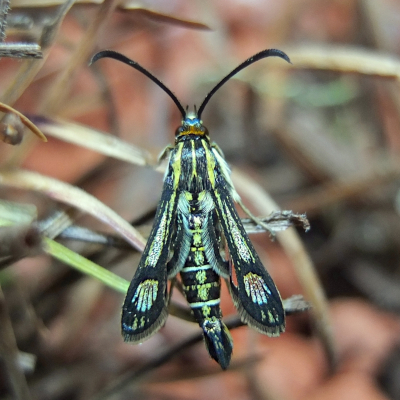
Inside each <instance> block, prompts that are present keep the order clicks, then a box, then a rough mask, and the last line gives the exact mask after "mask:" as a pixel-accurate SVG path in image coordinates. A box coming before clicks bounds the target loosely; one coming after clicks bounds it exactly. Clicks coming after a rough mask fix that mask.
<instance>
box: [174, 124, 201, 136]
mask: <svg viewBox="0 0 400 400" xmlns="http://www.w3.org/2000/svg"><path fill="white" fill-rule="evenodd" d="M188 128H189V129H186V131H183V132H179V137H180V136H187V135H197V136H205V135H206V131H205V130H200V129H198V128H196V127H195V126H189V127H188Z"/></svg>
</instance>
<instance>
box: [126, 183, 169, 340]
mask: <svg viewBox="0 0 400 400" xmlns="http://www.w3.org/2000/svg"><path fill="white" fill-rule="evenodd" d="M176 208H177V198H176V190H175V189H174V187H173V185H172V184H171V179H169V178H168V177H166V179H165V180H164V188H163V193H162V196H161V201H160V203H159V205H158V208H157V213H156V217H155V222H154V225H153V228H152V230H151V232H150V236H149V239H148V241H147V244H146V247H145V249H144V252H143V254H142V257H141V259H140V262H139V266H138V269H137V271H136V273H135V276H134V277H133V279H132V281H131V283H130V285H129V289H128V292H127V295H126V298H125V301H124V305H123V307H122V318H121V328H122V335H123V337H124V340H125V341H127V342H133V343H139V342H142V341H143V340H145V339H147V338H148V337H150V336H152V335H154V334H155V333H156V332H157V331H158V330H159V329H160V328H161V327H162V326H163V324H164V323H165V320H166V318H167V316H168V312H167V268H166V264H167V261H168V257H169V249H170V246H171V238H172V235H173V232H174V226H175V224H176Z"/></svg>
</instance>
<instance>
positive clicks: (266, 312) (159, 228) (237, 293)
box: [91, 49, 290, 369]
mask: <svg viewBox="0 0 400 400" xmlns="http://www.w3.org/2000/svg"><path fill="white" fill-rule="evenodd" d="M269 56H277V57H280V58H282V59H284V60H286V61H288V62H290V60H289V58H288V56H287V55H286V54H285V53H283V52H282V51H280V50H275V49H270V50H264V51H262V52H260V53H258V54H256V55H254V56H253V57H251V58H249V59H248V60H246V61H244V62H243V63H242V64H240V65H239V66H238V67H237V68H235V69H234V70H233V71H231V72H230V73H229V74H228V75H227V76H226V77H225V78H223V79H222V80H221V81H220V82H219V83H218V84H217V85H216V86H215V87H214V88H213V89H212V90H211V91H210V92H209V94H208V95H207V96H206V98H205V99H204V101H203V102H202V104H201V105H200V107H199V109H198V111H197V112H196V111H195V112H194V113H188V112H187V111H185V109H184V108H183V106H182V105H181V103H180V102H179V100H178V99H177V98H176V96H175V95H174V94H173V93H172V92H171V91H170V90H169V89H168V88H167V87H166V86H165V85H164V84H163V83H162V82H160V81H159V80H158V79H157V78H156V77H155V76H153V75H152V74H151V73H150V72H149V71H147V70H145V69H144V68H143V67H142V66H140V65H139V64H138V63H136V62H135V61H132V60H130V59H128V58H127V57H125V56H123V55H122V54H119V53H116V52H114V51H111V50H105V51H102V52H99V53H97V54H96V55H95V56H94V57H93V58H92V61H91V62H95V61H97V60H98V59H100V58H104V57H110V58H114V59H117V60H119V61H122V62H124V63H126V64H129V65H130V66H132V67H133V68H135V69H137V70H138V71H140V72H142V73H143V74H145V75H146V76H147V77H148V78H150V79H151V80H152V81H153V82H155V83H156V84H157V85H158V86H160V87H161V88H162V89H163V90H164V91H165V92H166V93H167V94H168V95H169V96H170V97H171V99H172V100H173V101H174V102H175V104H176V106H177V107H178V109H179V111H180V112H181V114H182V118H183V119H182V123H181V125H180V126H179V127H178V129H177V130H176V133H175V145H174V146H171V147H169V148H168V149H169V162H168V167H167V171H166V173H165V176H164V186H163V191H162V195H161V200H160V203H159V205H158V208H157V212H156V217H155V221H154V225H153V228H152V230H151V233H150V236H149V239H148V242H147V244H146V247H145V250H144V252H143V254H142V257H141V260H140V262H139V266H138V269H137V271H136V273H135V276H134V277H133V279H132V281H131V283H130V286H129V289H128V292H127V295H126V298H125V301H124V305H123V308H122V334H123V336H124V339H125V341H128V342H134V343H137V342H141V341H143V340H145V339H147V338H148V337H150V336H151V335H153V334H154V333H156V332H157V331H158V330H159V329H160V328H161V326H162V325H163V324H164V322H165V320H166V318H167V306H168V304H167V303H168V293H167V280H168V279H170V278H174V277H175V276H176V275H177V274H180V278H181V281H182V288H183V293H184V295H185V297H186V299H187V301H188V303H189V305H190V307H191V310H192V313H193V316H194V318H195V319H196V321H197V322H198V324H199V325H200V327H201V328H202V331H203V336H204V341H205V344H206V347H207V349H208V352H209V354H210V356H211V357H212V358H213V359H214V360H216V361H217V362H218V363H219V364H220V365H221V367H222V368H223V369H226V368H227V367H228V366H229V363H230V359H231V354H232V348H233V342H232V338H231V335H230V333H229V330H228V329H227V327H226V325H225V324H224V323H223V321H222V313H221V310H220V306H219V304H220V291H221V277H222V278H224V279H226V280H228V285H229V289H230V292H231V294H232V298H233V300H234V304H235V306H236V308H237V309H238V312H239V314H240V317H241V319H242V320H243V322H245V323H247V324H248V325H250V326H251V327H253V328H255V329H256V330H258V331H259V332H261V333H264V334H267V335H269V336H278V335H279V334H280V333H281V332H283V331H284V330H285V312H284V308H283V305H282V300H281V297H280V295H279V292H278V289H277V288H276V286H275V284H274V282H273V280H272V278H271V277H270V275H269V274H268V272H267V271H266V270H265V268H264V266H263V265H262V263H261V261H260V259H259V257H258V255H257V253H256V251H255V250H254V247H253V245H252V244H251V242H250V240H249V238H248V236H247V234H246V232H245V229H244V228H243V225H242V222H241V220H240V218H239V216H238V214H237V212H236V209H235V206H234V201H235V200H238V199H239V196H238V194H237V192H236V191H235V189H234V187H233V184H232V181H231V179H230V170H229V167H228V165H227V163H226V161H225V159H224V158H223V156H222V153H221V152H220V151H219V149H218V147H217V146H216V145H215V144H213V143H211V142H210V139H209V134H208V131H207V129H206V128H205V127H204V125H203V123H202V121H201V119H200V118H201V114H202V112H203V110H204V108H205V106H206V104H207V103H208V101H209V100H210V98H211V97H212V96H213V95H214V93H215V92H216V91H217V90H218V89H219V88H220V87H221V86H222V85H223V84H224V83H225V82H226V81H228V80H229V79H230V78H231V77H232V76H234V75H235V74H236V73H238V72H239V71H240V70H242V69H243V68H245V67H247V66H248V65H250V64H252V63H254V62H256V61H258V60H260V59H262V58H265V57H269ZM225 243H226V246H227V249H228V253H226V252H225ZM232 269H234V272H235V276H236V279H234V278H233V277H232V273H231V272H232Z"/></svg>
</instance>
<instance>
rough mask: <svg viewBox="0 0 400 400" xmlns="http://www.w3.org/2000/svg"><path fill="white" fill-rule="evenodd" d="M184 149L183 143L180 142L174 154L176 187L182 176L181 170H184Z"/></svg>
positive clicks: (173, 166)
mask: <svg viewBox="0 0 400 400" xmlns="http://www.w3.org/2000/svg"><path fill="white" fill-rule="evenodd" d="M182 149H183V143H179V144H178V148H177V150H176V152H175V155H174V160H173V163H172V169H173V171H174V189H176V188H177V187H178V184H179V178H180V176H181V171H182V163H181V161H182Z"/></svg>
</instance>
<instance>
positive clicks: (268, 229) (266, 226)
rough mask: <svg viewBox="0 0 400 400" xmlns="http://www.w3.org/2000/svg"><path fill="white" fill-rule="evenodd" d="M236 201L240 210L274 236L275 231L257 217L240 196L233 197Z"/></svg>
mask: <svg viewBox="0 0 400 400" xmlns="http://www.w3.org/2000/svg"><path fill="white" fill-rule="evenodd" d="M235 201H236V203H238V204H239V206H240V207H241V208H242V210H243V211H244V212H245V213H246V214H247V215H248V216H249V218H250V219H251V220H252V221H253V222H254V223H255V224H257V225H259V226H261V227H263V228H264V229H265V230H266V231H267V232H268V233H269V234H270V236H271V237H272V238H274V237H275V232H274V231H273V230H272V229H271V228H270V227H269V226H268V224H266V223H265V222H263V221H261V219H260V218H257V217H256V216H255V215H254V214H253V213H252V212H251V211H250V210H249V209H248V208H247V207H246V206H245V205H244V204H243V202H242V200H241V199H240V198H236V199H235Z"/></svg>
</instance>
